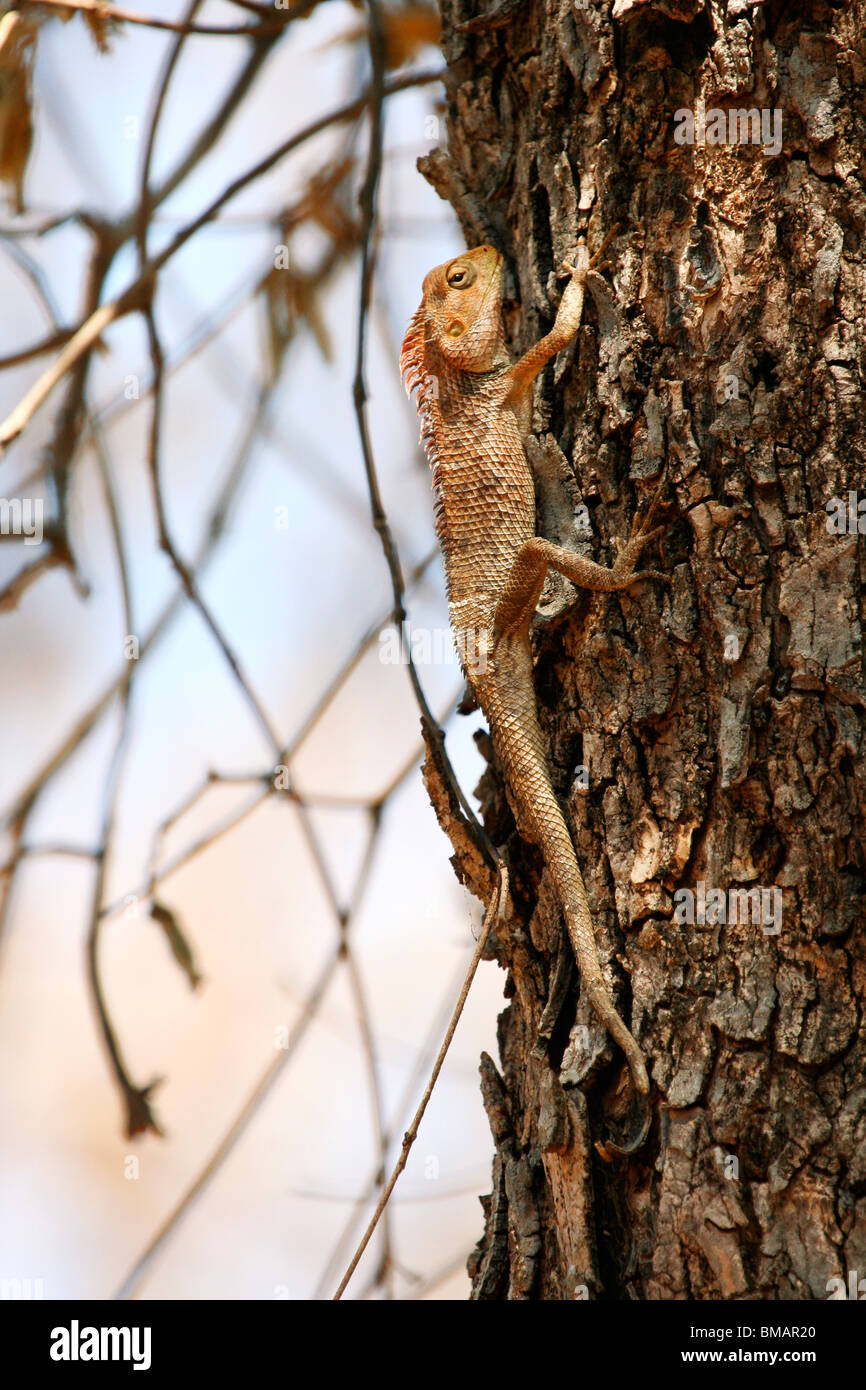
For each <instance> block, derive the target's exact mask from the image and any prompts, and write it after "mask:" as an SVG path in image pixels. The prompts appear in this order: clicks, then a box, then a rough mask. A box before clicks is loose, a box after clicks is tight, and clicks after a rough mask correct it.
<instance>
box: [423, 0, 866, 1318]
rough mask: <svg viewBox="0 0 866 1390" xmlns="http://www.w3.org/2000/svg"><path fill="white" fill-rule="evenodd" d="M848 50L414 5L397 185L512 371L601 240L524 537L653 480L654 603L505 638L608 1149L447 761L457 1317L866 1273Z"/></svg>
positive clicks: (863, 218)
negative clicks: (416, 84) (543, 796)
mask: <svg viewBox="0 0 866 1390" xmlns="http://www.w3.org/2000/svg"><path fill="white" fill-rule="evenodd" d="M611 9H613V10H614V12H615V13H614V14H612V13H611ZM467 21H469V22H468V24H467ZM461 25H462V26H463V27H462V28H461ZM864 36H866V8H864V5H863V4H862V3H858V4H853V5H850V6H843V5H838V4H836V5H830V4H825V5H811V4H803V5H793V4H779V3H776V4H760V3H746V0H728V3H727V4H725V3H723V2H722V0H710V3H703V2H702V0H682V3H678V2H677V0H669V3H658V4H652V3H649V4H648V3H638V0H617V4H616V5H615V6H613V7H611V5H609V4H605V5H603V6H599V5H595V4H586V3H584V2H583V0H523V3H522V4H516V5H515V4H513V3H510V0H505V3H504V4H500V5H499V6H498V13H497V14H496V15H493V16H492V17H489V18H488V19H487V20H485V19H484V17H483V16H482V15H481V14H480V13H479V11H478V10H477V9H476V8H475V0H443V49H444V52H445V55H446V58H447V61H448V65H449V70H450V80H449V84H448V85H449V90H448V141H447V149H446V148H440V149H437V150H434V151H432V152H431V153H430V155H429V156H428V157H426V158H425V159H424V160H422V161H421V168H422V171H423V172H424V173H425V174H426V176H427V177H428V178H429V179H430V180H431V182H433V184H434V186H435V187H436V188H437V189H438V190H439V192H440V193H441V194H442V196H443V197H446V198H448V199H449V200H450V201H451V202H452V204H453V205H454V207H455V209H456V210H457V213H458V215H459V217H460V219H461V222H462V225H463V228H464V231H465V233H466V238H467V242H468V244H469V245H474V244H477V243H479V242H482V241H492V242H493V243H494V244H495V245H497V246H498V247H499V248H500V249H501V250H502V251H503V252H504V253H505V255H506V258H507V260H508V262H509V264H510V267H511V272H512V283H511V294H512V295H513V299H512V300H511V302H510V303H509V304H508V306H507V313H506V319H507V323H508V325H509V329H510V332H511V334H512V342H513V347H514V348H515V350H523V349H525V348H526V347H527V346H528V345H529V344H530V343H531V342H533V341H535V340H536V339H537V338H538V337H539V336H540V335H541V334H542V333H543V332H545V331H547V330H548V329H549V328H550V326H551V324H552V321H553V317H554V312H555V305H556V302H557V299H558V293H559V289H560V288H561V285H562V281H561V279H558V277H557V274H556V271H557V269H558V267H559V264H560V262H561V261H562V260H563V259H566V258H568V256H569V254H570V252H571V251H572V249H573V246H574V244H575V241H576V239H577V236H578V233H579V232H580V231H582V230H583V229H584V228H588V230H589V237H590V244H592V242H593V240H595V241H596V242H597V241H598V240H600V239H601V237H602V235H603V234H604V233H605V232H606V231H607V229H608V228H609V227H610V226H612V225H613V224H614V223H616V222H618V223H619V224H620V231H619V235H618V237H617V239H616V241H615V242H614V244H613V246H612V248H611V251H610V253H609V254H610V256H611V259H612V266H611V269H610V270H609V271H607V272H606V274H605V279H606V281H607V284H603V283H601V281H598V280H597V281H595V282H594V296H593V298H594V302H590V301H588V310H587V320H586V322H585V324H584V327H583V329H582V330H581V334H580V336H579V338H578V340H577V344H576V347H575V349H574V350H572V351H569V352H568V353H566V354H563V356H562V357H561V358H560V359H559V360H558V361H557V363H556V365H555V368H551V369H548V371H547V373H546V374H545V378H544V381H543V383H542V386H541V389H540V390H539V392H538V393H537V397H536V415H535V420H534V426H535V431H536V440H535V443H534V445H533V449H532V461H533V463H534V465H535V467H536V471H537V475H538V481H539V522H540V529H541V530H542V531H543V532H544V533H545V534H547V535H549V536H551V537H552V538H553V539H557V540H562V539H568V543H570V544H573V545H576V546H577V547H578V548H583V549H584V550H585V553H588V554H591V555H593V556H594V558H596V559H599V560H603V561H605V562H607V563H610V561H611V560H612V557H613V551H612V540H613V538H614V537H616V536H620V537H623V536H626V535H627V534H628V529H629V524H630V520H631V517H632V515H633V514H634V511H635V508H636V505H637V502H638V500H639V499H640V498H642V497H643V496H645V495H646V494H647V492H648V490H649V488H650V487H651V486H653V485H655V484H656V483H657V482H658V480H659V479H660V478H661V477H662V476H666V478H667V503H666V509H665V513H664V515H665V518H666V521H667V531H666V534H665V536H664V538H663V540H662V542H661V550H662V562H661V567H662V568H665V569H667V570H668V571H669V572H670V575H671V581H672V582H671V585H670V589H669V592H667V593H666V592H664V590H662V589H661V588H660V586H657V585H644V586H642V587H641V588H640V589H637V590H635V591H633V592H631V593H628V594H624V595H613V596H607V597H601V598H597V599H593V600H588V599H587V598H586V596H581V595H574V594H573V593H569V592H567V591H566V589H565V588H564V587H562V586H560V588H558V589H557V588H555V587H552V588H551V591H550V592H549V593H548V594H547V595H546V596H545V598H546V603H545V604H543V605H542V606H541V611H540V615H539V618H538V620H537V625H536V631H535V636H534V640H535V645H536V650H537V666H536V683H537V690H538V696H539V703H540V706H541V713H542V720H543V723H544V725H545V728H546V731H547V733H548V736H549V745H550V757H551V766H552V771H553V777H554V783H555V786H556V788H557V791H558V793H559V794H560V796H561V799H562V803H563V805H564V807H565V809H566V812H567V815H568V817H569V822H570V825H571V826H572V829H573V833H574V838H575V843H576V846H577V850H578V856H579V858H580V861H581V864H582V866H583V868H584V873H585V877H586V880H587V888H588V892H589V896H590V900H591V903H592V906H593V911H594V917H595V920H596V923H597V932H598V936H599V940H600V946H601V950H602V954H603V958H604V959H605V960H606V961H607V962H608V963H609V978H610V981H611V984H612V986H613V988H614V992H615V997H616V998H617V1000H618V1003H619V1007H620V1009H621V1011H622V1012H623V1015H624V1017H625V1019H626V1021H627V1022H629V1023H630V1026H631V1028H632V1031H633V1032H634V1033H635V1036H637V1037H638V1039H639V1040H640V1041H641V1044H642V1046H643V1048H644V1051H645V1053H646V1055H647V1058H648V1060H649V1063H650V1070H651V1075H652V1077H653V1082H654V1103H655V1109H656V1119H655V1123H654V1126H653V1131H652V1133H651V1137H650V1141H649V1143H648V1145H647V1146H646V1148H645V1149H644V1150H643V1151H642V1152H641V1153H639V1154H638V1155H636V1156H635V1157H634V1158H632V1159H630V1160H628V1161H625V1160H619V1161H616V1162H614V1163H610V1162H604V1161H602V1159H601V1157H600V1156H599V1154H598V1153H597V1152H596V1150H595V1147H594V1141H595V1140H596V1139H597V1138H599V1137H601V1134H602V1131H603V1130H606V1129H608V1128H613V1129H616V1128H617V1127H621V1126H622V1125H623V1123H624V1120H625V1113H626V1102H627V1096H628V1079H627V1073H626V1071H625V1067H624V1064H623V1059H622V1057H621V1055H620V1054H619V1053H618V1052H617V1051H616V1049H615V1048H613V1047H612V1046H611V1044H610V1043H609V1041H608V1039H607V1038H606V1036H605V1035H604V1034H603V1033H602V1032H601V1031H600V1030H599V1028H598V1027H597V1026H596V1024H595V1023H594V1020H593V1017H592V1015H591V1014H590V1012H589V1011H588V1009H587V1007H586V1005H585V1004H584V1003H583V1002H582V1001H581V999H580V994H579V984H578V981H577V979H576V977H575V974H574V972H573V970H572V969H571V966H570V957H569V956H568V955H567V944H566V942H565V939H564V936H563V929H562V923H561V920H560V917H559V914H558V912H557V910H556V906H555V902H554V899H553V894H552V889H551V885H550V883H549V880H548V878H547V876H546V874H545V873H544V869H543V864H542V863H541V862H540V860H539V857H538V855H537V853H536V852H535V851H534V850H533V849H532V848H531V847H530V846H528V845H526V844H524V843H523V842H522V841H521V840H520V839H519V838H518V837H517V835H516V833H515V830H514V823H513V820H512V818H511V815H510V811H509V808H508V802H507V795H506V791H505V788H504V786H503V782H502V778H501V773H500V769H499V768H498V767H497V765H496V763H495V759H493V756H492V753H491V751H490V748H489V743H488V742H487V741H486V740H484V739H482V740H480V742H481V744H482V747H483V748H484V750H485V751H486V754H487V756H488V759H489V761H490V767H489V770H488V772H487V773H486V774H485V777H484V779H483V781H482V786H481V796H482V805H483V809H484V814H485V823H486V827H487V830H488V832H489V834H490V836H491V838H492V839H493V840H494V841H495V842H496V843H497V844H499V845H501V846H503V847H504V848H505V852H506V854H507V856H508V859H509V862H510V865H511V870H512V890H513V896H514V913H513V915H512V918H511V920H510V922H509V924H508V928H507V931H506V932H505V933H503V935H502V936H501V937H500V938H499V939H498V940H497V944H496V953H497V956H498V959H499V961H500V963H501V964H502V965H503V966H504V967H506V968H507V970H508V972H509V973H508V987H507V993H508V995H509V997H510V1003H509V1005H508V1007H507V1008H506V1010H505V1012H504V1013H503V1014H502V1016H501V1019H500V1027H499V1046H500V1058H499V1061H498V1063H496V1064H495V1063H494V1062H493V1061H492V1060H491V1059H490V1058H484V1059H483V1064H482V1089H483V1094H484V1101H485V1105H486V1107H487V1111H488V1114H489V1117H490V1122H491V1127H492V1131H493V1135H494V1139H495V1143H496V1156H495V1160H494V1173H493V1192H492V1195H491V1196H490V1197H488V1198H484V1199H483V1204H484V1212H485V1228H484V1234H483V1236H482V1239H481V1241H480V1243H479V1246H478V1249H477V1250H476V1252H475V1254H474V1255H473V1257H472V1259H471V1260H470V1272H471V1274H472V1276H473V1281H474V1282H473V1297H475V1298H479V1299H482V1298H488V1299H498V1298H519V1299H529V1298H531V1299H561V1298H574V1297H590V1298H596V1297H605V1298H611V1299H623V1298H630V1297H638V1298H650V1299H670V1298H697V1299H719V1298H722V1299H738V1298H766V1299H822V1298H826V1297H827V1296H828V1292H830V1291H831V1290H830V1289H828V1281H830V1280H832V1279H833V1278H834V1277H837V1278H842V1279H847V1276H848V1274H849V1272H850V1271H852V1270H858V1271H859V1272H860V1274H861V1276H862V1275H866V1039H864V1031H863V1024H862V1019H863V1011H864V1003H866V945H864V837H863V825H864V800H866V738H864V732H866V719H864V666H863V618H864V586H863V578H864V542H863V537H862V535H860V534H858V533H857V530H856V526H857V522H856V519H855V521H854V528H855V529H854V532H853V533H852V532H851V530H850V528H849V529H846V530H845V532H844V533H837V532H836V531H834V530H832V529H831V527H832V517H831V516H830V515H828V512H827V505H828V503H831V502H832V499H833V498H841V499H845V501H846V502H848V501H850V500H851V499H849V493H851V492H852V491H853V492H856V493H857V494H858V495H857V496H856V497H855V498H854V502H855V504H856V503H857V502H858V501H864V512H866V464H864V455H866V412H864V409H863V395H862V390H863V378H864V373H866V345H864V334H863V328H862V325H863V318H864V301H866V237H864V231H866V197H864V172H866V165H864V149H866V139H864V137H866V120H864V115H866V112H864V104H866V98H864V94H866V60H864V47H866V44H864ZM699 99H703V101H704V102H705V105H706V108H707V110H708V111H709V110H710V109H713V108H719V109H723V110H724V111H725V112H729V111H730V110H731V109H740V108H757V109H758V110H759V111H767V112H769V113H772V112H774V111H775V110H780V111H781V113H782V122H783V126H782V129H783V143H782V149H781V151H780V152H779V153H777V154H776V153H770V154H765V153H764V152H763V149H762V147H761V145H755V144H751V143H748V144H746V143H734V144H731V143H725V144H717V145H711V144H706V145H699V144H694V145H688V144H678V143H676V141H675V139H674V131H675V128H676V124H675V113H676V112H677V111H678V110H681V109H684V108H689V109H691V110H692V111H693V112H694V111H695V110H696V104H697V102H698V101H699ZM770 119H771V120H772V115H771V116H770ZM768 130H769V127H768ZM846 516H847V513H846ZM860 524H861V526H862V528H863V530H864V531H866V516H864V517H862V518H861V519H860ZM581 768H585V769H586V774H587V776H586V782H587V786H586V791H584V790H583V788H582V787H581V785H580V783H581V777H580V775H579V769H581ZM455 847H456V848H457V849H458V857H459V854H460V845H459V844H456V845H455ZM470 877H471V875H470ZM701 883H703V884H704V885H705V886H706V891H707V892H708V893H709V892H710V891H711V890H721V891H722V892H723V893H724V894H725V895H728V894H729V892H730V890H732V889H734V890H736V889H753V888H758V889H763V890H765V892H766V893H767V894H768V895H769V894H770V893H771V892H772V890H774V889H779V890H781V894H782V898H781V904H782V918H781V927H780V930H779V931H778V933H777V934H774V932H773V931H772V930H771V931H766V930H765V929H764V926H765V925H767V926H771V927H772V926H773V925H774V924H773V923H770V922H769V921H767V922H766V923H763V922H757V923H754V922H751V921H741V920H731V919H732V917H734V916H736V915H737V914H736V913H734V912H733V911H732V910H731V908H732V904H731V903H730V902H728V901H727V899H726V908H727V909H728V910H727V914H726V915H727V920H726V921H712V920H709V921H704V922H700V921H696V922H695V923H694V924H691V923H689V922H688V921H687V920H686V921H683V920H678V918H681V917H682V916H683V906H682V904H683V899H682V897H681V894H680V890H682V889H688V890H691V891H692V892H693V893H695V894H697V893H698V892H699V887H698V886H699V884H701ZM775 902H776V899H774V898H772V897H770V896H768V897H767V898H765V900H764V904H765V906H766V907H767V908H769V907H770V905H772V904H774V903H775ZM678 909H679V910H678ZM708 915H709V916H710V917H712V915H713V914H712V912H710V913H709V914H708ZM767 916H768V917H769V911H768V912H767ZM545 1009H547V1015H546V1021H547V1023H549V1024H550V1023H552V1024H553V1026H552V1029H551V1035H550V1039H549V1042H548V1043H547V1044H546V1046H543V1047H541V1048H537V1047H536V1046H535V1044H536V1039H537V1037H538V1034H539V1027H540V1024H541V1020H542V1017H543V1016H544V1015H545ZM539 1054H541V1055H539ZM832 1287H836V1286H831V1288H832Z"/></svg>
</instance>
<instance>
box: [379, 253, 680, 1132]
mask: <svg viewBox="0 0 866 1390" xmlns="http://www.w3.org/2000/svg"><path fill="white" fill-rule="evenodd" d="M603 250H604V247H602V248H600V251H599V253H598V255H600V254H601V251H603ZM596 259H597V257H596ZM575 260H576V265H575V266H572V265H568V264H567V265H566V266H565V269H566V270H567V271H568V272H569V273H570V275H571V278H570V280H569V282H568V285H567V286H566V289H565V291H564V293H563V296H562V301H561V303H560V306H559V310H558V312H557V315H556V322H555V324H554V326H553V328H552V330H551V332H550V333H548V334H547V335H546V336H545V337H544V338H542V339H541V340H540V342H538V343H536V345H535V347H533V348H530V350H529V351H528V352H527V353H525V355H524V356H523V357H521V358H520V360H519V361H518V362H516V363H514V364H513V365H512V364H511V363H510V361H509V357H508V352H507V349H506V345H505V339H504V334H503V329H502V316H501V293H502V257H501V256H500V255H499V254H498V252H496V251H495V250H494V249H493V248H492V247H490V246H479V247H477V248H476V249H475V250H473V251H467V252H465V253H464V254H463V255H462V256H457V257H455V258H454V259H453V260H451V261H448V262H446V263H445V264H444V265H441V266H437V268H436V269H435V270H431V271H430V273H429V275H427V276H426V278H425V280H424V298H423V300H422V302H421V306H420V308H419V309H418V311H417V313H416V314H415V315H414V317H413V319H412V321H411V323H410V325H409V330H408V332H407V334H406V338H405V341H404V343H403V351H402V354H401V358H400V366H401V369H402V371H403V374H404V377H405V379H406V385H407V389H408V390H409V391H410V393H411V392H412V391H413V390H414V389H415V388H417V389H418V397H417V405H418V411H419V414H420V416H421V422H422V430H421V438H422V442H423V443H424V445H425V448H426V450H427V454H428V457H429V458H430V462H431V463H432V465H433V484H434V489H435V492H436V526H437V531H438V534H439V539H440V542H441V545H442V551H443V556H444V561H445V574H446V580H447V585H448V599H449V610H450V615H451V623H452V627H453V628H454V632H455V637H456V639H457V643H458V648H459V649H460V652H461V658H462V660H463V666H464V670H465V671H466V674H467V676H468V678H469V680H470V681H471V683H472V686H473V688H474V690H475V694H476V696H477V698H478V703H479V704H480V706H481V708H482V710H483V711H484V714H485V715H486V717H487V720H488V723H489V725H490V733H491V736H492V739H493V744H494V747H495V748H496V751H497V753H498V754H499V757H500V759H501V762H502V766H503V768H504V770H505V775H506V777H507V779H508V783H509V786H510V788H511V792H512V797H513V800H514V803H515V806H516V809H517V821H518V827H519V829H520V831H521V833H522V834H523V835H525V836H526V837H527V838H528V839H530V840H532V841H533V842H534V843H535V844H537V845H539V846H540V848H541V851H542V853H543V855H544V858H545V861H546V863H547V865H548V867H549V869H550V873H551V876H552V878H553V882H554V885H555V888H556V893H557V896H558V899H559V902H560V905H561V908H562V912H563V915H564V917H565V922H566V926H567V928H568V934H569V937H570V940H571V943H572V948H573V950H574V954H575V957H576V959H577V964H578V968H579V970H580V977H581V983H582V988H583V989H584V990H585V991H586V993H587V996H588V998H589V1001H590V1003H591V1005H592V1008H593V1009H594V1011H595V1013H596V1015H597V1017H598V1018H599V1019H600V1020H601V1022H602V1023H603V1024H604V1026H605V1027H606V1028H607V1030H608V1032H609V1033H610V1034H611V1036H612V1037H613V1038H614V1039H615V1040H616V1042H617V1043H619V1046H620V1047H621V1048H622V1050H623V1052H624V1053H625V1056H626V1058H627V1060H628V1064H629V1068H630V1071H631V1076H632V1080H633V1084H634V1089H635V1092H636V1097H637V1101H638V1109H639V1118H638V1121H637V1125H636V1130H635V1133H633V1135H632V1137H631V1139H630V1141H629V1142H628V1143H627V1144H625V1145H623V1146H619V1145H616V1144H613V1143H612V1142H610V1141H608V1143H607V1144H606V1145H599V1149H600V1151H601V1152H602V1153H604V1154H607V1153H608V1152H609V1151H610V1150H614V1151H616V1152H619V1153H630V1152H632V1151H633V1150H634V1149H635V1148H637V1147H639V1146H640V1144H642V1143H643V1141H644V1139H645V1138H646V1134H647V1130H648V1128H649V1120H650V1109H649V1090H650V1084H649V1078H648V1076H647V1071H646V1065H645V1063H644V1058H643V1055H642V1053H641V1050H640V1048H639V1047H638V1045H637V1043H636V1042H635V1040H634V1038H633V1037H632V1035H631V1033H630V1032H629V1030H628V1028H627V1027H626V1025H625V1023H624V1022H623V1021H622V1019H621V1018H620V1017H619V1014H618V1013H617V1011H616V1007H615V1005H614V1002H613V999H612V998H611V996H610V992H609V990H608V987H607V983H606V981H605V978H604V975H603V973H602V968H601V963H600V961H599V958H598V950H597V947H596V942H595V933H594V931H593V924H592V915H591V913H590V908H589V902H588V900H587V896H586V889H585V887H584V883H583V878H582V876H581V872H580V868H579V866H578V862H577V856H576V854H575V851H574V846H573V844H572V840H571V836H570V834H569V832H568V828H567V826H566V823H565V819H564V817H563V814H562V811H561V810H560V807H559V803H558V801H557V799H556V796H555V794H554V791H553V787H552V785H551V781H550V774H549V772H548V768H547V761H546V757H545V750H544V740H543V737H542V733H541V728H540V725H539V722H538V714H537V709H536V703H535V690H534V686H533V682H532V654H531V649H530V645H529V625H530V622H531V621H532V616H533V614H534V612H535V607H536V604H537V603H538V599H539V597H540V595H541V590H542V586H543V584H544V579H545V576H546V574H547V570H548V568H552V569H555V570H558V571H559V573H560V574H563V575H565V576H566V578H568V579H570V580H572V581H573V582H574V583H575V584H581V585H583V586H584V588H587V589H592V590H613V589H625V588H628V587H629V585H631V584H634V583H636V582H637V581H638V580H641V579H645V578H659V579H665V578H666V576H664V575H658V574H656V573H655V571H652V570H646V571H638V572H636V571H635V565H636V563H637V560H638V557H639V555H640V553H641V551H642V549H643V547H644V546H645V545H646V544H647V542H648V541H649V540H650V539H651V538H652V537H653V536H655V535H656V534H658V532H657V531H654V530H651V529H650V528H649V521H650V518H651V515H652V510H653V509H652V508H650V512H649V514H648V516H647V518H646V520H645V522H644V524H643V526H638V524H637V523H635V525H634V526H633V527H632V535H631V539H630V540H629V542H628V543H627V544H626V545H625V546H624V547H623V548H622V550H621V551H620V553H619V555H618V557H617V560H616V562H615V564H614V565H613V567H612V568H611V569H608V568H606V567H604V566H602V565H596V564H594V563H593V562H592V561H591V560H585V559H583V558H582V557H581V556H579V555H576V554H574V553H572V552H571V551H568V550H565V549H563V548H562V547H560V546H557V545H554V544H552V543H551V542H550V541H547V540H544V539H543V538H542V537H540V536H536V535H535V488H534V483H533V476H532V471H531V469H530V466H529V463H528V461H527V458H526V453H525V451H524V447H523V440H524V438H525V437H526V435H527V433H528V432H529V426H530V416H531V406H532V394H531V393H532V383H533V381H534V380H535V377H536V376H537V375H538V373H539V372H540V371H541V370H542V368H543V367H544V365H545V364H546V363H547V362H548V361H549V360H550V358H551V357H553V356H554V355H555V353H557V352H559V351H560V349H561V348H563V347H565V346H566V345H567V344H568V343H569V342H570V341H571V339H572V338H573V337H574V335H575V333H576V332H577V330H578V328H579V326H580V320H581V315H582V312H583V296H584V286H585V282H586V274H587V271H588V270H589V269H590V266H591V265H592V264H593V263H594V262H591V261H590V259H589V256H588V254H587V250H586V247H585V245H583V244H581V245H580V246H579V247H578V251H577V255H576V258H575Z"/></svg>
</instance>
